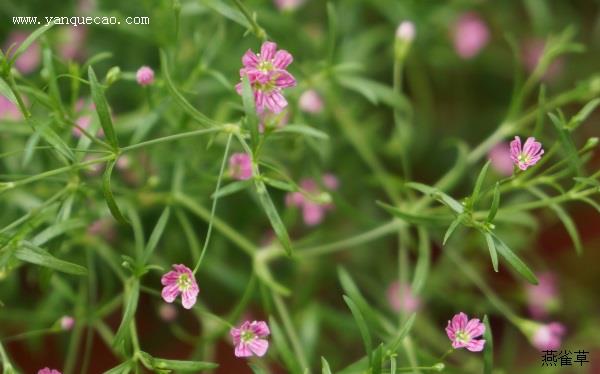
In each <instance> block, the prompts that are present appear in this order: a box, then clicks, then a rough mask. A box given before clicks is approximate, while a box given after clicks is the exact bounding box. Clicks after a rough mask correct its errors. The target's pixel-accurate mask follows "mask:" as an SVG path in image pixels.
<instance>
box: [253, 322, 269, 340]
mask: <svg viewBox="0 0 600 374" xmlns="http://www.w3.org/2000/svg"><path fill="white" fill-rule="evenodd" d="M250 330H251V331H252V332H253V333H254V334H255V335H257V336H258V337H261V338H264V337H265V336H268V335H270V334H271V331H270V330H269V326H268V325H267V323H266V322H265V321H254V322H252V324H251V325H250Z"/></svg>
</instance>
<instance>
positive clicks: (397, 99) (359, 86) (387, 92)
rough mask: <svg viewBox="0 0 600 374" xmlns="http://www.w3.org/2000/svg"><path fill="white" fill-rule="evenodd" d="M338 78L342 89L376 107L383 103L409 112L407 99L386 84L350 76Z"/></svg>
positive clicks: (339, 76)
mask: <svg viewBox="0 0 600 374" xmlns="http://www.w3.org/2000/svg"><path fill="white" fill-rule="evenodd" d="M336 78H337V81H338V82H339V84H340V85H341V86H342V87H345V88H347V89H349V90H352V91H355V92H357V93H359V94H361V95H362V96H364V97H365V98H366V99H367V100H369V101H370V102H371V103H372V104H374V105H377V104H379V103H380V102H381V103H384V104H386V105H388V106H390V107H392V108H396V109H399V110H403V111H409V108H410V105H409V104H408V101H407V100H406V98H405V97H404V96H402V95H400V94H398V93H397V92H395V91H394V90H393V89H392V88H391V87H389V86H386V85H385V84H382V83H379V82H376V81H372V80H369V79H365V78H361V77H358V76H350V75H338V76H337V77H336Z"/></svg>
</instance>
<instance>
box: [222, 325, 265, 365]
mask: <svg viewBox="0 0 600 374" xmlns="http://www.w3.org/2000/svg"><path fill="white" fill-rule="evenodd" d="M229 333H230V334H231V337H232V338H233V345H235V352H234V353H235V356H236V357H250V356H252V355H256V356H258V357H262V356H264V355H265V353H267V349H269V341H268V340H267V339H265V338H266V337H267V336H269V335H270V334H271V331H270V330H269V326H267V323H266V322H264V321H252V322H250V321H246V322H244V323H242V325H241V326H240V327H239V328H235V327H234V328H232V329H231V331H230V332H229Z"/></svg>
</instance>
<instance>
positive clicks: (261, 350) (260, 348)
mask: <svg viewBox="0 0 600 374" xmlns="http://www.w3.org/2000/svg"><path fill="white" fill-rule="evenodd" d="M248 346H249V348H250V350H251V351H252V352H253V353H254V354H255V355H257V356H258V357H262V356H264V355H265V353H267V349H269V342H268V341H267V340H265V339H254V340H252V341H251V342H250V343H249V344H248Z"/></svg>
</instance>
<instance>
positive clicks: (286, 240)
mask: <svg viewBox="0 0 600 374" xmlns="http://www.w3.org/2000/svg"><path fill="white" fill-rule="evenodd" d="M254 185H255V187H256V193H257V195H258V200H259V201H260V204H261V205H262V207H263V209H264V210H265V213H266V214H267V217H268V218H269V222H271V226H272V227H273V230H274V231H275V235H277V238H278V239H279V242H280V243H281V245H282V246H283V249H284V250H285V252H286V253H287V255H288V256H291V255H292V253H293V249H292V243H291V241H290V236H289V235H288V232H287V229H286V228H285V225H284V224H283V221H282V220H281V217H280V216H279V213H277V209H276V208H275V205H274V204H273V200H271V196H269V192H268V191H267V186H265V184H264V183H263V181H261V180H259V179H255V180H254Z"/></svg>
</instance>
